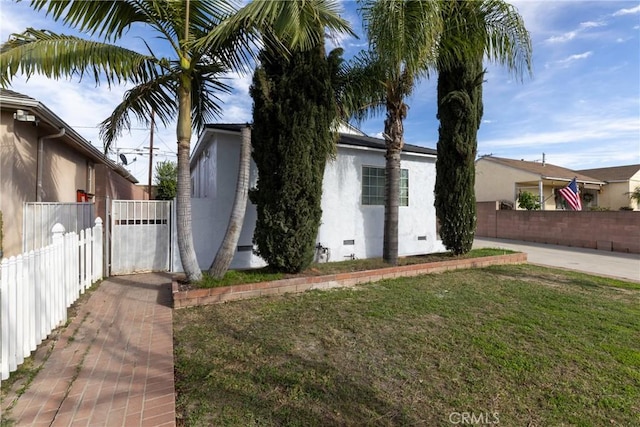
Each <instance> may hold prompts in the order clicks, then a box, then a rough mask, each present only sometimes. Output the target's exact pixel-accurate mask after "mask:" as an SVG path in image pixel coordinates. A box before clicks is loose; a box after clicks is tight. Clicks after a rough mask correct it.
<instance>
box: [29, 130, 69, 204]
mask: <svg viewBox="0 0 640 427" xmlns="http://www.w3.org/2000/svg"><path fill="white" fill-rule="evenodd" d="M64 134H65V129H64V128H61V129H60V132H58V133H54V134H52V135H45V136H41V137H40V138H38V169H37V172H36V174H37V185H36V202H41V201H42V198H43V195H44V190H43V189H42V169H43V168H44V166H43V165H44V140H45V139H55V138H60V137H61V136H63V135H64Z"/></svg>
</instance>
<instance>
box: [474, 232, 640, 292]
mask: <svg viewBox="0 0 640 427" xmlns="http://www.w3.org/2000/svg"><path fill="white" fill-rule="evenodd" d="M473 247H474V248H504V249H511V250H514V251H519V252H526V253H527V256H528V260H529V263H531V264H539V265H545V266H549V267H560V268H567V269H569V270H576V271H581V272H584V273H591V274H596V275H598V276H608V277H614V278H617V279H623V280H631V281H634V282H640V254H626V253H621V252H605V251H598V250H595V249H583V248H573V247H568V246H556V245H546V244H542V243H532V242H523V241H519V240H503V239H488V238H476V239H475V241H474V242H473Z"/></svg>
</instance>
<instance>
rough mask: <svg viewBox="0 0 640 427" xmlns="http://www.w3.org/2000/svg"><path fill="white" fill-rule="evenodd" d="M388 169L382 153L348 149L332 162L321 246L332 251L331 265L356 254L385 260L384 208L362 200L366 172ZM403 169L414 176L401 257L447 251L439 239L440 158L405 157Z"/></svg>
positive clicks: (404, 212)
mask: <svg viewBox="0 0 640 427" xmlns="http://www.w3.org/2000/svg"><path fill="white" fill-rule="evenodd" d="M384 165H385V159H384V153H382V152H379V151H373V150H361V149H352V148H345V147H340V148H339V149H338V155H337V158H336V159H335V160H333V161H329V162H328V163H327V167H326V169H325V174H324V182H323V194H322V224H321V225H320V229H319V231H318V238H317V241H318V242H319V243H320V244H321V245H322V246H325V247H328V248H330V250H331V260H332V261H343V260H344V259H347V258H348V257H350V256H351V255H353V256H355V257H356V258H373V257H380V256H382V242H383V235H384V231H383V230H384V206H381V205H377V206H367V205H363V204H362V197H361V196H362V167H363V166H375V167H380V168H384ZM401 168H402V169H407V170H408V171H409V206H400V208H399V209H400V213H399V230H398V241H399V243H398V252H399V254H400V256H403V255H416V254H424V253H431V252H436V251H441V250H444V248H443V246H442V243H441V241H438V240H437V239H436V221H435V208H434V206H433V205H434V196H433V188H434V184H435V159H434V158H429V157H418V156H411V155H403V157H402V160H401ZM418 237H422V238H423V239H424V240H423V239H420V240H418ZM345 241H346V244H345ZM351 241H353V244H351Z"/></svg>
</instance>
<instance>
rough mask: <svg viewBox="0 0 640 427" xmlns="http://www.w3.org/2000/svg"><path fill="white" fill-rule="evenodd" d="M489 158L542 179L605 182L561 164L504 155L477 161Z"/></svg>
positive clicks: (484, 157)
mask: <svg viewBox="0 0 640 427" xmlns="http://www.w3.org/2000/svg"><path fill="white" fill-rule="evenodd" d="M480 160H487V161H490V162H494V163H498V164H501V165H504V166H508V167H511V168H514V169H519V170H521V171H525V172H530V173H533V174H536V175H539V176H540V178H541V179H555V180H561V181H567V182H569V181H571V180H572V179H573V178H576V180H577V181H579V182H588V183H593V184H604V182H602V181H601V180H600V179H598V178H593V177H591V176H588V175H585V174H583V173H580V172H578V171H575V170H572V169H567V168H563V167H561V166H556V165H552V164H551V163H546V162H545V163H542V162H530V161H527V160H515V159H505V158H502V157H494V156H483V157H481V158H480V159H478V160H477V161H480Z"/></svg>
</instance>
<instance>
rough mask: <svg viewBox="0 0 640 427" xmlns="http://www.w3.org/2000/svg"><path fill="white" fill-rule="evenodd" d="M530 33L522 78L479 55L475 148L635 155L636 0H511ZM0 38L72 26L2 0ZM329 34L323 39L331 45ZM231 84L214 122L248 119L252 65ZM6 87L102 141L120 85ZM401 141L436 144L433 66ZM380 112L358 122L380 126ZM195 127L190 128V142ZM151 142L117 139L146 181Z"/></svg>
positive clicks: (590, 161)
mask: <svg viewBox="0 0 640 427" xmlns="http://www.w3.org/2000/svg"><path fill="white" fill-rule="evenodd" d="M512 3H513V4H514V5H515V6H516V7H517V8H518V10H519V12H520V13H521V15H522V16H523V18H524V21H525V25H526V26H527V28H528V29H529V31H530V33H531V38H532V41H533V77H531V78H529V77H525V79H524V81H522V82H520V81H519V80H518V79H516V78H514V77H513V76H512V75H510V74H509V73H508V72H507V71H506V70H503V69H501V68H499V67H497V66H494V65H492V64H488V63H487V64H486V67H487V74H486V78H485V80H486V82H485V84H484V117H483V122H482V125H481V128H480V131H479V134H478V154H480V155H482V154H493V155H495V156H500V157H507V158H516V159H525V160H541V158H542V153H543V152H544V153H545V154H546V160H547V162H549V163H553V164H556V165H559V166H564V167H568V168H573V169H587V168H596V167H605V166H616V165H624V164H632V163H640V66H639V63H640V1H577V0H573V1H513V2H512ZM342 6H343V8H344V17H345V18H346V19H348V20H349V21H351V22H352V24H353V26H354V28H355V29H357V30H358V31H359V28H360V19H359V17H358V15H357V5H356V3H354V2H349V1H343V2H342ZM0 15H1V22H2V24H1V26H0V40H2V41H6V40H7V38H8V36H9V34H11V33H13V32H19V31H23V30H24V29H25V28H26V27H29V26H32V27H35V28H46V29H50V30H53V31H58V32H66V33H70V31H69V30H68V29H63V27H61V26H60V25H58V24H56V23H53V22H52V21H51V20H49V19H48V18H46V17H44V15H43V14H42V13H35V12H33V11H32V10H31V9H29V7H28V3H27V2H22V3H18V4H15V3H13V2H9V1H8V0H0ZM140 34H143V33H140V32H137V31H132V32H131V33H130V34H128V35H127V36H126V37H125V39H124V40H123V43H125V44H126V45H127V46H129V47H132V48H135V49H143V47H142V45H141V40H140V38H138V37H136V36H137V35H140ZM335 42H337V43H338V44H339V45H340V46H342V47H343V48H344V49H345V57H346V58H349V57H350V56H352V55H354V54H356V53H357V52H358V51H359V50H360V49H363V48H365V47H366V40H365V39H364V38H360V39H355V38H352V37H339V38H337V40H335ZM332 43H333V42H329V47H332ZM227 83H230V84H232V85H233V87H234V92H233V93H232V94H230V95H223V96H222V100H223V102H224V105H223V108H224V115H223V117H221V118H220V119H219V120H218V121H220V122H245V121H250V120H251V98H250V97H249V95H248V88H249V85H250V83H251V76H250V75H244V76H242V75H229V76H228V81H227ZM12 89H14V90H16V91H18V92H21V93H24V94H26V95H29V96H31V97H34V98H36V99H38V100H40V101H41V102H43V103H44V104H45V105H47V107H49V108H50V109H51V110H52V111H54V112H55V113H56V114H58V115H59V116H60V117H62V118H63V119H64V120H65V121H66V122H67V123H68V124H69V125H71V126H73V127H74V128H75V129H76V130H77V131H78V132H79V133H80V134H82V135H83V136H84V137H85V138H87V139H88V140H90V141H92V143H93V144H94V145H96V146H97V147H99V148H100V149H102V144H101V142H100V141H99V138H98V130H97V127H96V126H97V124H98V123H99V122H100V121H102V120H103V119H104V118H106V117H107V116H108V115H109V113H110V112H111V111H112V110H113V108H114V106H115V105H116V104H117V103H118V102H119V101H120V99H121V96H122V93H123V92H124V90H125V89H126V88H125V87H114V88H111V89H109V88H108V87H107V86H106V85H102V86H99V87H95V85H94V83H92V82H89V81H86V82H85V81H83V82H77V81H58V82H53V81H50V80H48V79H46V78H44V77H41V76H34V77H32V78H31V79H30V80H29V81H28V82H25V81H24V79H16V80H15V81H14V84H13V85H12ZM407 104H408V105H409V107H410V109H409V114H408V117H407V120H406V122H405V141H406V142H407V143H411V144H416V145H422V146H426V147H431V148H435V146H436V142H437V137H438V121H437V120H436V76H435V75H433V76H432V77H431V79H430V80H424V81H422V82H420V83H419V84H418V86H417V87H416V89H415V91H414V93H413V95H412V96H411V97H410V98H409V99H408V100H407ZM383 120H384V117H383V116H379V117H376V118H373V119H370V120H367V121H366V122H364V123H362V124H361V125H360V127H361V129H362V130H363V131H365V132H366V133H367V134H369V135H374V136H375V135H379V134H380V132H381V131H382V128H383ZM174 135H175V128H172V127H169V128H167V129H159V130H158V132H157V133H156V138H155V145H156V146H157V147H159V148H160V150H159V151H158V152H157V156H156V158H155V159H156V160H164V159H167V160H175V136H174ZM196 140H197V136H195V135H194V139H193V145H195V141H196ZM148 145H149V136H148V130H146V129H142V128H141V127H137V128H134V129H133V130H132V131H131V132H130V133H128V134H125V135H124V136H123V138H122V139H121V140H119V141H118V142H117V147H116V148H118V149H120V150H121V151H122V152H124V153H125V154H126V155H127V157H128V158H129V160H130V161H131V160H132V159H133V158H134V157H136V156H137V157H138V159H137V161H136V162H135V163H133V164H130V165H129V167H128V168H129V169H130V170H131V172H132V173H133V174H134V175H135V176H136V177H137V178H138V179H139V180H140V181H141V182H142V183H146V182H147V173H148V157H146V156H142V154H136V152H135V150H136V149H138V150H143V152H144V147H147V146H148Z"/></svg>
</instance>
